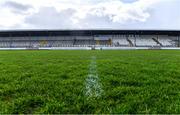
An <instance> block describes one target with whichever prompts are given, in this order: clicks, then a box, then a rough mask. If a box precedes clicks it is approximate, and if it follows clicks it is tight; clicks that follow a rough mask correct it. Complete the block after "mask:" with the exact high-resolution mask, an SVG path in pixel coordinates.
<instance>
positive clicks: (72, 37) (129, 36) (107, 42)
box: [0, 30, 180, 49]
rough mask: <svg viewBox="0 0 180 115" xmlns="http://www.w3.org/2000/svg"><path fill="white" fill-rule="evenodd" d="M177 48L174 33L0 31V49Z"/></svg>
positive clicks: (179, 44) (179, 39)
mask: <svg viewBox="0 0 180 115" xmlns="http://www.w3.org/2000/svg"><path fill="white" fill-rule="evenodd" d="M67 47H71V48H73V47H74V48H78V47H84V48H85V47H86V48H87V47H88V48H94V47H111V48H134V47H136V48H138V47H141V48H179V47H180V31H176V30H23V31H20V30H19V31H0V48H1V49H3V48H26V49H39V48H67Z"/></svg>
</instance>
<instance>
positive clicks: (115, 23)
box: [0, 0, 180, 30]
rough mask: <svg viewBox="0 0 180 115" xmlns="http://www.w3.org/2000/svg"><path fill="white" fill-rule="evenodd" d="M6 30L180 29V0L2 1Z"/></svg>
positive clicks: (0, 20) (0, 16)
mask: <svg viewBox="0 0 180 115" xmlns="http://www.w3.org/2000/svg"><path fill="white" fill-rule="evenodd" d="M5 29H11V30H12V29H13V30H14V29H173V30H180V0H0V30H5Z"/></svg>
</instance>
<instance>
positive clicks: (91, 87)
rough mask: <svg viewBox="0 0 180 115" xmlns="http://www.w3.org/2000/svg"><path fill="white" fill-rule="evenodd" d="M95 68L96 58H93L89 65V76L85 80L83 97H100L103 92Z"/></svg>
mask: <svg viewBox="0 0 180 115" xmlns="http://www.w3.org/2000/svg"><path fill="white" fill-rule="evenodd" d="M96 67H97V66H96V57H95V56H93V57H92V58H91V63H90V66H89V74H88V76H87V78H86V89H85V95H86V96H87V97H88V98H92V97H95V98H96V97H100V96H101V94H102V92H103V90H102V85H101V83H100V80H99V77H98V74H97V70H96Z"/></svg>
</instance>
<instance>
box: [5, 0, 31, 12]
mask: <svg viewBox="0 0 180 115" xmlns="http://www.w3.org/2000/svg"><path fill="white" fill-rule="evenodd" d="M4 6H5V7H8V8H10V9H11V10H12V11H13V12H14V13H24V12H26V11H28V10H29V9H31V8H32V6H31V5H24V4H21V3H17V2H13V1H7V2H5V3H4Z"/></svg>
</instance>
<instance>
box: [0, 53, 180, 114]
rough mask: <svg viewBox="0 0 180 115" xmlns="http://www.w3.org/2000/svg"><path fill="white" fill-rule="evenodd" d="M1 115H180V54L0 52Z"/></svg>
mask: <svg viewBox="0 0 180 115" xmlns="http://www.w3.org/2000/svg"><path fill="white" fill-rule="evenodd" d="M92 57H93V59H92ZM93 64H94V66H93ZM88 76H91V77H90V80H89V78H88ZM87 80H88V81H87ZM87 87H88V88H89V89H90V90H88V89H87ZM88 91H89V92H90V94H92V95H93V96H92V95H87V94H89V92H88ZM96 94H98V95H96ZM1 113H180V51H176V50H173V51H169V50H156V51H151V50H146V51H145V50H138V51H137V50H136V51H0V114H1Z"/></svg>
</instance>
